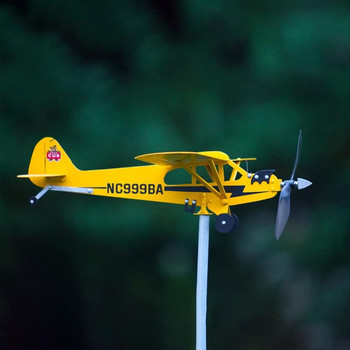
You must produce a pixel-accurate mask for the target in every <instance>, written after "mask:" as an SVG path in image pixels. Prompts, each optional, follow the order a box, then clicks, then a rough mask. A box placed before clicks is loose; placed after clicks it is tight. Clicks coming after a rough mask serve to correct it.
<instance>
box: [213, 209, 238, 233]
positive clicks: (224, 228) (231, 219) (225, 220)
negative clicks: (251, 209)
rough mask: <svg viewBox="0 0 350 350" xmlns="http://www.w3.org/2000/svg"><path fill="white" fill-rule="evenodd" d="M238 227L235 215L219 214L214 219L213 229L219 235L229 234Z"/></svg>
mask: <svg viewBox="0 0 350 350" xmlns="http://www.w3.org/2000/svg"><path fill="white" fill-rule="evenodd" d="M238 226H239V220H238V217H237V215H235V214H231V215H230V214H220V215H218V216H217V217H216V219H215V228H216V229H217V230H218V231H219V232H220V233H230V232H232V231H234V230H236V229H237V228H238Z"/></svg>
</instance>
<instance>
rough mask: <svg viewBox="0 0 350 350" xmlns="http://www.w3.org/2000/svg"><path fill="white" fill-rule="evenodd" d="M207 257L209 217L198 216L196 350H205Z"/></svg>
mask: <svg viewBox="0 0 350 350" xmlns="http://www.w3.org/2000/svg"><path fill="white" fill-rule="evenodd" d="M208 255H209V215H199V232H198V260H197V291H196V350H206V348H207V330H206V320H207V286H208Z"/></svg>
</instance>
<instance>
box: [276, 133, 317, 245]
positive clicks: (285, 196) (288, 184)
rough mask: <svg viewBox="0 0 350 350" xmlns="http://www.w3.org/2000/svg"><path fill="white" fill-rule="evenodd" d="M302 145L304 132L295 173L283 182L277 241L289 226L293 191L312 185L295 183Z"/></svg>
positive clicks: (299, 143)
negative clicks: (287, 225)
mask: <svg viewBox="0 0 350 350" xmlns="http://www.w3.org/2000/svg"><path fill="white" fill-rule="evenodd" d="M301 144H302V131H301V130H300V132H299V139H298V146H297V154H296V157H295V162H294V167H293V171H292V174H291V177H290V180H286V181H283V182H281V185H282V186H283V187H282V190H281V194H280V198H279V201H278V209H277V218H276V227H275V236H276V239H279V238H280V237H281V234H282V232H283V230H284V228H285V226H286V224H287V221H288V218H289V213H290V195H291V192H292V189H293V188H294V187H295V186H297V187H298V190H301V189H303V188H306V187H309V186H310V185H312V182H310V181H308V180H305V179H302V178H298V179H297V181H294V180H293V178H294V175H295V171H296V169H297V166H298V163H299V158H300V151H301Z"/></svg>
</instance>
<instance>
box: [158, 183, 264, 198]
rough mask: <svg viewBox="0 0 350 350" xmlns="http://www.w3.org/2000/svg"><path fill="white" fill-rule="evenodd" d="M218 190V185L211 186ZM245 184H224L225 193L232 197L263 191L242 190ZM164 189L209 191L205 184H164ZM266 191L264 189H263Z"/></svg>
mask: <svg viewBox="0 0 350 350" xmlns="http://www.w3.org/2000/svg"><path fill="white" fill-rule="evenodd" d="M213 187H214V188H215V189H216V190H217V191H219V188H218V186H213ZM244 188H245V186H224V189H225V191H226V192H227V193H232V196H233V197H238V196H247V195H250V194H256V193H263V192H243V190H244ZM164 191H175V192H210V190H209V189H208V188H206V187H205V186H165V187H164ZM264 192H266V191H264Z"/></svg>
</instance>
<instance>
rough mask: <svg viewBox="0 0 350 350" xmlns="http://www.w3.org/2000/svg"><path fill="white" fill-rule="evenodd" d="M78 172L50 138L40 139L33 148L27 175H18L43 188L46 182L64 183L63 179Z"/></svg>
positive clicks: (56, 143)
mask: <svg viewBox="0 0 350 350" xmlns="http://www.w3.org/2000/svg"><path fill="white" fill-rule="evenodd" d="M76 171H78V169H77V168H76V167H75V166H74V164H73V163H72V161H71V160H70V159H69V157H68V156H67V154H66V152H65V151H64V150H63V148H62V147H61V145H60V144H59V143H58V142H57V141H56V140H55V139H53V138H52V137H45V138H43V139H41V140H40V141H39V142H38V143H37V144H36V146H35V148H34V151H33V154H32V158H31V160H30V164H29V169H28V174H26V175H18V177H20V178H29V179H30V181H31V182H32V183H33V184H34V185H37V186H39V187H45V186H46V185H47V181H48V180H49V179H50V181H59V182H62V181H64V178H65V177H66V176H67V175H69V174H71V173H73V172H76Z"/></svg>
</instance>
